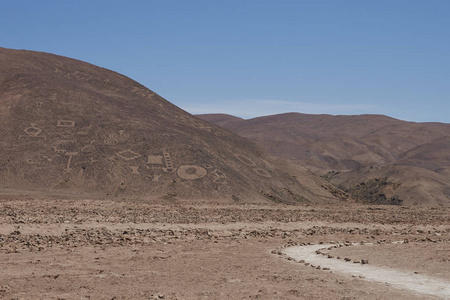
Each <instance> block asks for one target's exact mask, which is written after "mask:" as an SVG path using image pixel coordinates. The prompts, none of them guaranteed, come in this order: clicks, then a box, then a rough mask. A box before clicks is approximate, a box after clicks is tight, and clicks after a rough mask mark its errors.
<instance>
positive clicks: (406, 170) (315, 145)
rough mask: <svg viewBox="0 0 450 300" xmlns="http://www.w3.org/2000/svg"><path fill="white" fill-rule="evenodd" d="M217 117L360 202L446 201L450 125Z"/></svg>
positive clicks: (371, 118)
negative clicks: (327, 180) (321, 177)
mask: <svg viewBox="0 0 450 300" xmlns="http://www.w3.org/2000/svg"><path fill="white" fill-rule="evenodd" d="M199 117H201V118H202V119H204V120H208V121H210V122H213V123H215V122H217V120H218V119H219V118H218V117H217V115H201V116H199ZM220 122H221V125H222V126H224V127H225V128H227V129H230V130H232V131H234V132H237V133H239V134H240V135H242V136H244V137H247V138H249V139H250V140H253V141H254V142H255V143H257V144H259V145H260V146H261V147H263V148H265V149H266V150H268V151H269V152H271V153H272V154H274V155H277V156H280V157H284V158H290V159H293V160H295V161H296V162H297V163H298V164H300V165H302V166H305V167H306V168H308V169H309V170H311V171H313V172H316V173H318V174H324V175H325V174H326V177H327V178H328V179H329V180H331V182H332V183H334V184H336V185H338V186H340V187H341V188H342V189H344V190H345V191H347V192H348V193H349V194H351V195H352V196H353V197H354V198H357V199H360V201H363V202H366V203H379V204H408V205H414V204H421V205H440V206H450V156H449V153H450V152H449V150H450V138H449V137H450V124H443V123H413V122H405V121H400V120H396V119H392V118H389V117H386V116H379V115H361V116H330V115H305V114H297V113H289V114H282V115H274V116H267V117H260V118H255V119H250V120H239V119H236V118H235V117H227V116H226V115H221V116H220ZM394 187H395V188H394Z"/></svg>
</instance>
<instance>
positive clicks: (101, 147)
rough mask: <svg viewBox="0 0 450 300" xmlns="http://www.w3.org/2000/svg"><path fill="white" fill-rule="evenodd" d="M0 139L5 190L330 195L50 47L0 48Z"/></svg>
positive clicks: (263, 197) (294, 198)
mask: <svg viewBox="0 0 450 300" xmlns="http://www.w3.org/2000/svg"><path fill="white" fill-rule="evenodd" d="M0 146H1V148H0V190H1V191H3V192H10V193H13V192H18V191H21V190H23V191H30V193H42V194H44V195H47V194H50V193H57V194H66V195H82V196H87V195H95V196H117V197H121V198H122V197H124V198H127V197H133V198H144V199H145V198H157V197H163V198H164V199H175V198H186V199H187V198H189V199H209V200H216V199H228V200H234V201H283V202H291V203H294V202H299V201H310V202H315V201H325V200H329V199H333V196H332V195H331V194H330V193H329V192H327V191H325V190H323V189H322V188H321V187H320V184H315V185H314V186H305V185H301V184H299V183H298V181H297V180H295V179H294V178H293V177H292V176H290V175H288V174H287V173H286V172H284V171H283V170H281V169H280V168H279V167H278V166H277V164H278V163H277V162H276V161H274V160H273V159H271V158H270V156H269V155H267V154H265V152H264V151H263V150H261V149H260V148H258V147H257V146H255V145H254V144H252V143H251V142H249V141H247V140H246V139H244V138H242V137H239V136H238V135H236V134H234V133H231V132H229V131H227V130H223V129H221V128H219V127H216V126H214V125H211V124H209V123H207V122H205V121H202V120H200V119H197V118H195V117H193V116H192V115H190V114H188V113H186V112H185V111H183V110H181V109H179V108H178V107H176V106H174V105H172V104H171V103H169V102H168V101H166V100H164V99H163V98H161V97H160V96H158V95H157V94H155V93H154V92H152V91H150V90H149V89H147V88H145V87H144V86H142V85H140V84H139V83H137V82H135V81H133V80H131V79H129V78H127V77H125V76H123V75H120V74H117V73H115V72H112V71H109V70H106V69H102V68H99V67H97V66H94V65H91V64H88V63H85V62H81V61H77V60H74V59H69V58H65V57H61V56H56V55H52V54H46V53H38V52H31V51H17V50H8V49H3V48H0ZM302 174H304V176H305V178H306V177H308V176H309V175H308V174H307V173H302ZM312 181H314V180H312Z"/></svg>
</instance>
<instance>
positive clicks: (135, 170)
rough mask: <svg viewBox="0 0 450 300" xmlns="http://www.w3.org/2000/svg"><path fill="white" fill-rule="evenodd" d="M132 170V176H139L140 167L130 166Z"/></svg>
mask: <svg viewBox="0 0 450 300" xmlns="http://www.w3.org/2000/svg"><path fill="white" fill-rule="evenodd" d="M130 168H131V174H136V175H139V174H140V173H139V166H130Z"/></svg>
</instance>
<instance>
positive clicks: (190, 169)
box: [177, 165, 208, 180]
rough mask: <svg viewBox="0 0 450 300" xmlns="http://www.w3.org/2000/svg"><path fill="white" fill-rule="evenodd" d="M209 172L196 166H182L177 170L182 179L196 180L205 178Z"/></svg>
mask: <svg viewBox="0 0 450 300" xmlns="http://www.w3.org/2000/svg"><path fill="white" fill-rule="evenodd" d="M207 173H208V172H207V171H206V169H204V168H202V167H200V166H195V165H182V166H180V167H179V168H178V170H177V175H178V177H180V178H181V179H186V180H194V179H199V178H202V177H205V176H206V174H207Z"/></svg>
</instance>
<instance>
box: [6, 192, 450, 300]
mask: <svg viewBox="0 0 450 300" xmlns="http://www.w3.org/2000/svg"><path fill="white" fill-rule="evenodd" d="M0 222H1V226H0V230H1V232H0V256H1V261H2V268H1V273H0V282H1V287H0V289H1V291H0V293H1V296H2V298H5V299H275V298H278V299H439V298H436V297H434V296H430V295H426V294H419V293H417V292H413V291H410V290H406V289H399V288H395V287H392V286H390V285H389V284H387V283H376V282H371V281H368V280H366V279H365V278H363V277H360V276H356V277H353V276H351V275H346V274H340V273H339V272H333V270H323V269H320V267H319V268H317V266H314V268H311V266H310V265H306V264H307V263H299V262H298V261H294V260H289V259H287V257H285V256H282V255H279V253H281V252H280V251H282V250H283V249H286V248H285V247H287V246H292V245H302V244H319V243H323V244H327V243H330V242H331V243H343V244H344V243H361V242H366V243H375V245H373V246H368V245H365V246H363V247H365V248H358V246H353V247H343V248H338V249H336V250H333V251H335V252H336V253H333V255H341V256H342V257H350V258H351V259H353V260H357V259H367V260H368V265H376V266H384V267H389V268H395V269H399V270H404V269H406V270H411V271H414V272H417V273H418V274H427V275H430V276H432V277H433V278H438V279H441V280H447V281H448V278H449V276H450V274H449V270H450V257H449V256H448V254H449V253H450V211H449V210H448V209H444V208H424V207H398V206H366V205H365V206H360V205H351V206H332V205H330V206H324V205H322V206H317V205H315V206H286V205H282V204H273V205H257V204H247V205H245V204H240V205H237V204H215V205H213V204H207V203H202V202H199V203H193V202H192V201H189V202H183V201H174V202H172V203H163V202H156V201H155V202H153V203H149V202H142V201H110V200H92V199H61V198H40V197H36V196H32V195H28V196H27V195H20V196H7V195H3V196H1V198H0ZM405 240H407V241H408V242H409V243H407V244H401V245H400V244H399V245H396V244H391V243H390V242H394V241H405ZM449 284H450V283H449ZM443 298H445V297H443ZM447 298H450V295H448V297H447Z"/></svg>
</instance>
